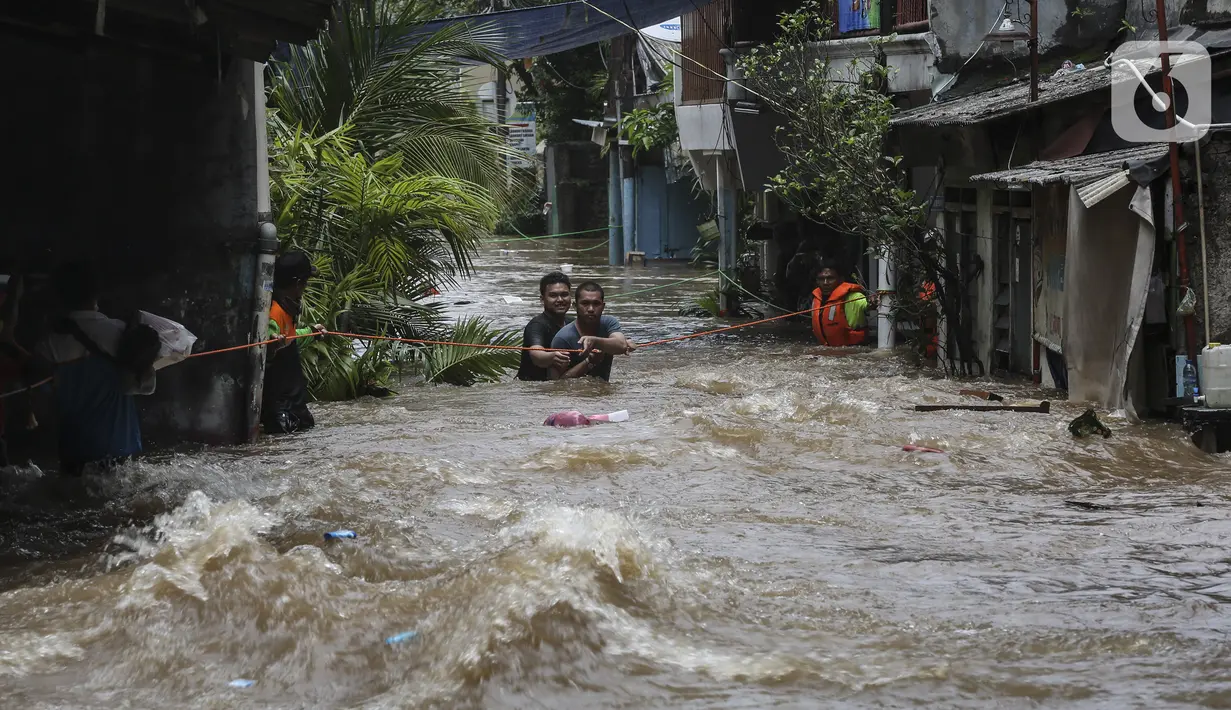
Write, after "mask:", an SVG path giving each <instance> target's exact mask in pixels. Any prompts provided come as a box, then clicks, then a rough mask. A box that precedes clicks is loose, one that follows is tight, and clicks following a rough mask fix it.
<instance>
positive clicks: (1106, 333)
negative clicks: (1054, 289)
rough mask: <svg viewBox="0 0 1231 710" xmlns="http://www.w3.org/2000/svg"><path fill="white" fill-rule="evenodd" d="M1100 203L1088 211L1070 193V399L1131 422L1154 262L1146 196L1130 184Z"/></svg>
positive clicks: (1067, 353)
mask: <svg viewBox="0 0 1231 710" xmlns="http://www.w3.org/2000/svg"><path fill="white" fill-rule="evenodd" d="M1085 196H1086V197H1087V199H1089V198H1090V195H1089V194H1086V195H1085ZM1099 197H1100V198H1102V199H1101V200H1100V201H1097V202H1095V201H1094V200H1090V201H1091V202H1092V206H1090V207H1087V206H1086V204H1085V203H1083V202H1082V200H1081V198H1080V197H1079V196H1078V189H1077V188H1076V187H1071V188H1070V191H1069V225H1068V244H1067V247H1068V248H1067V251H1068V264H1067V268H1066V273H1065V291H1066V296H1067V298H1066V317H1065V323H1064V354H1065V359H1066V361H1067V364H1068V370H1069V373H1068V374H1069V399H1070V400H1071V401H1075V402H1082V401H1086V402H1096V403H1098V404H1100V405H1102V406H1104V407H1106V408H1108V409H1110V410H1117V409H1124V410H1125V411H1126V413H1127V414H1128V415H1129V416H1130V417H1134V418H1135V417H1136V411H1135V408H1134V406H1133V403H1132V399H1133V397H1131V396H1130V393H1129V392H1128V390H1129V389H1130V377H1129V361H1130V358H1131V357H1132V354H1133V348H1134V346H1135V345H1136V343H1137V337H1138V333H1139V332H1140V329H1141V321H1142V318H1143V317H1144V314H1145V303H1146V295H1147V292H1148V288H1149V280H1150V270H1151V266H1152V264H1153V261H1154V225H1153V224H1152V220H1151V218H1150V214H1151V213H1150V193H1149V190H1148V189H1146V188H1139V187H1137V186H1136V185H1131V184H1130V185H1128V186H1126V187H1123V188H1121V189H1120V190H1117V191H1116V192H1114V193H1112V194H1110V195H1099ZM1137 379H1138V378H1131V382H1132V383H1134V384H1135V383H1136V381H1137ZM1134 394H1135V393H1134Z"/></svg>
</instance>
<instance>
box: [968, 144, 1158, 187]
mask: <svg viewBox="0 0 1231 710" xmlns="http://www.w3.org/2000/svg"><path fill="white" fill-rule="evenodd" d="M1165 155H1167V144H1166V143H1146V144H1143V145H1139V146H1134V147H1132V148H1125V149H1124V150H1113V151H1109V152H1107V153H1093V154H1090V155H1078V156H1074V157H1072V158H1065V159H1063V160H1039V161H1036V162H1033V163H1029V164H1028V165H1023V166H1022V167H1020V168H1012V169H1009V170H999V171H996V172H993V173H983V174H981V175H975V176H973V177H971V178H970V181H971V182H989V183H992V184H994V185H997V186H1000V187H1018V186H1023V185H1052V184H1058V183H1066V184H1069V185H1084V184H1086V183H1091V182H1094V181H1097V180H1102V179H1104V178H1107V177H1109V176H1112V175H1116V174H1119V173H1127V172H1128V171H1129V170H1130V169H1131V168H1132V167H1133V166H1134V165H1136V164H1139V163H1143V162H1149V161H1153V160H1157V159H1159V158H1161V157H1163V156H1165ZM1124 184H1126V185H1127V184H1128V183H1127V182H1126V183H1124Z"/></svg>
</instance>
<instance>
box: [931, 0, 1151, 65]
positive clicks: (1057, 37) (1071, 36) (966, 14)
mask: <svg viewBox="0 0 1231 710" xmlns="http://www.w3.org/2000/svg"><path fill="white" fill-rule="evenodd" d="M1134 4H1137V0H1131V1H1130V0H1040V1H1039V2H1038V12H1039V18H1038V22H1039V51H1040V52H1042V53H1043V54H1058V53H1064V52H1067V51H1074V50H1079V49H1089V48H1091V47H1099V46H1101V45H1102V44H1105V43H1106V42H1107V41H1108V40H1109V39H1111V38H1112V37H1114V36H1115V34H1116V33H1117V32H1119V31H1120V20H1121V18H1123V17H1124V13H1125V9H1126V6H1127V5H1134ZM1016 5H1017V3H1016V2H1012V3H1010V4H1009V12H1010V13H1015V12H1016ZM1021 6H1022V12H1023V13H1024V12H1027V11H1028V4H1027V3H1026V2H1024V1H1023V2H1022V3H1021ZM1003 7H1004V2H1003V0H931V9H932V26H931V29H932V32H934V33H935V34H936V39H937V41H938V42H939V44H940V48H941V53H942V54H941V61H940V63H939V66H940V70H941V71H942V72H944V73H951V72H953V71H954V70H956V69H957V68H958V67H959V66H961V65H962V63H964V62H965V61H966V60H967V59H969V58H970V57H971V55H973V54H974V53H975V52H976V51H978V50H979V45H980V44H982V42H983V37H984V36H985V35H987V33H988V32H990V31H991V30H992V29H994V28H995V27H996V25H997V22H996V19H997V17H998V16H999V15H1000V11H1001V9H1002V8H1003ZM1078 8H1080V9H1081V10H1082V11H1083V12H1085V11H1089V12H1090V13H1091V14H1090V15H1088V16H1084V17H1079V16H1074V15H1073V11H1074V10H1076V9H1078ZM993 52H995V53H1002V50H1001V49H1000V48H999V47H992V46H988V47H984V48H983V52H982V53H980V56H981V57H982V56H983V53H986V57H987V59H991V58H992V57H993ZM1004 55H1005V56H1008V57H1010V58H1011V59H1013V60H1014V61H1016V60H1017V58H1019V57H1020V58H1026V57H1028V56H1029V50H1028V49H1027V47H1026V43H1025V42H1024V41H1023V42H1018V43H1016V45H1015V46H1014V49H1013V50H1011V51H1009V52H1005V53H1004Z"/></svg>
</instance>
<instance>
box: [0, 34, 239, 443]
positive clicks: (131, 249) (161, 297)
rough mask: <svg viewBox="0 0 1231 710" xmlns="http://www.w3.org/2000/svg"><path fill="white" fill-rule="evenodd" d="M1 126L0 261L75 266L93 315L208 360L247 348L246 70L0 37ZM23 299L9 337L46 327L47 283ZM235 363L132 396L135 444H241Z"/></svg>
mask: <svg viewBox="0 0 1231 710" xmlns="http://www.w3.org/2000/svg"><path fill="white" fill-rule="evenodd" d="M0 61H2V62H3V64H4V66H8V67H11V68H16V67H20V71H17V70H14V71H12V72H10V73H9V74H8V76H9V78H10V81H9V82H8V91H7V92H6V93H7V94H8V96H7V102H6V103H7V104H8V107H9V110H7V111H5V112H4V117H3V118H2V119H0V125H3V126H4V127H5V128H6V133H7V135H9V136H10V141H9V148H8V151H7V153H8V154H7V162H8V164H9V170H10V175H11V176H17V177H19V182H18V184H17V185H16V186H15V189H12V190H6V191H4V192H3V193H0V195H2V196H0V201H2V203H0V207H2V210H0V213H3V215H4V218H3V230H4V232H5V238H4V239H3V240H0V260H3V261H5V262H8V263H12V264H15V265H17V267H18V268H22V269H24V270H26V271H29V272H33V273H39V272H41V273H47V272H49V271H50V270H51V269H52V268H53V267H54V265H55V264H56V263H57V262H59V261H60V260H63V259H66V258H74V259H87V260H89V261H90V262H92V263H93V264H94V265H95V267H96V268H97V270H98V273H99V275H100V277H101V280H102V282H103V291H104V292H103V294H102V299H101V306H102V310H103V311H104V312H106V313H107V314H109V315H111V316H112V317H125V316H126V315H127V314H128V313H130V312H131V311H132V310H133V309H136V308H140V309H143V310H147V311H150V312H153V313H157V314H159V315H163V316H166V317H168V318H172V319H174V320H177V321H179V322H181V323H183V324H184V325H185V326H187V327H188V328H189V329H190V330H192V331H193V332H194V333H196V334H197V336H198V337H199V346H198V347H199V348H201V349H212V348H219V347H225V346H230V345H235V344H241V343H244V342H246V341H247V340H248V334H249V329H250V327H251V325H250V324H251V321H252V303H253V300H252V299H253V292H254V289H253V286H252V281H253V278H252V272H253V269H254V268H255V257H254V250H255V244H256V238H257V228H256V225H257V194H258V189H257V188H258V184H257V183H258V171H257V157H256V150H257V145H256V138H257V133H256V126H257V123H256V122H257V121H258V120H262V121H263V119H261V118H260V117H261V116H263V112H262V111H261V110H260V106H259V105H254V101H255V99H254V96H255V94H254V77H255V76H257V75H256V74H255V72H254V71H253V69H254V67H253V64H252V63H251V62H249V61H230V60H225V59H224V60H222V61H219V60H218V59H216V58H214V59H211V60H207V61H193V60H189V59H186V58H182V57H178V56H168V55H165V54H159V55H155V54H152V53H149V52H146V51H144V50H141V49H139V48H134V47H129V46H119V45H116V44H115V43H111V42H109V41H107V40H105V39H96V40H92V41H90V42H89V43H88V44H82V43H81V42H79V41H72V42H67V41H64V42H61V41H56V40H53V39H51V38H49V37H45V36H38V35H16V34H14V35H8V34H3V35H0ZM42 288H43V291H42V292H41V293H40V284H39V282H38V281H35V282H33V283H32V284H31V288H30V289H28V293H27V301H26V304H25V308H24V312H23V328H22V336H23V338H26V339H27V340H32V339H35V338H37V337H38V336H39V335H40V330H41V329H42V328H45V327H46V326H47V325H48V321H47V316H48V313H47V306H48V302H47V298H48V294H47V293H46V290H45V289H46V284H43V286H42ZM249 369H250V368H249V365H248V355H247V354H245V353H236V354H228V355H223V356H218V357H212V358H206V359H201V360H195V361H189V362H186V363H182V364H179V365H176V366H174V367H172V368H169V369H167V370H164V371H163V372H162V373H160V375H159V381H158V391H157V393H156V394H155V395H154V396H151V397H143V398H139V400H140V402H141V410H142V417H143V424H144V430H145V433H146V438H147V441H148V440H158V439H170V440H190V441H199V442H205V443H228V442H236V441H241V440H244V439H246V438H247V436H248V432H247V431H246V425H245V421H246V416H245V407H246V390H247V382H248V379H249Z"/></svg>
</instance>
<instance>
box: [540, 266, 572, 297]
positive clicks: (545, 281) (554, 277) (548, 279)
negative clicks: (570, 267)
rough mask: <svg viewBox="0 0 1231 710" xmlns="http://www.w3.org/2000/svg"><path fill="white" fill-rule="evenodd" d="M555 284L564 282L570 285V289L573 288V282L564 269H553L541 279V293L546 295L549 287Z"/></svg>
mask: <svg viewBox="0 0 1231 710" xmlns="http://www.w3.org/2000/svg"><path fill="white" fill-rule="evenodd" d="M554 284H564V285H565V286H568V287H569V289H572V288H573V283H572V282H571V281H569V280H568V276H566V275H565V274H564V272H563V271H553V272H551V273H550V274H547V275H546V276H544V277H543V278H541V279H539V295H540V296H546V295H547V287H548V286H552V285H554Z"/></svg>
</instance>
